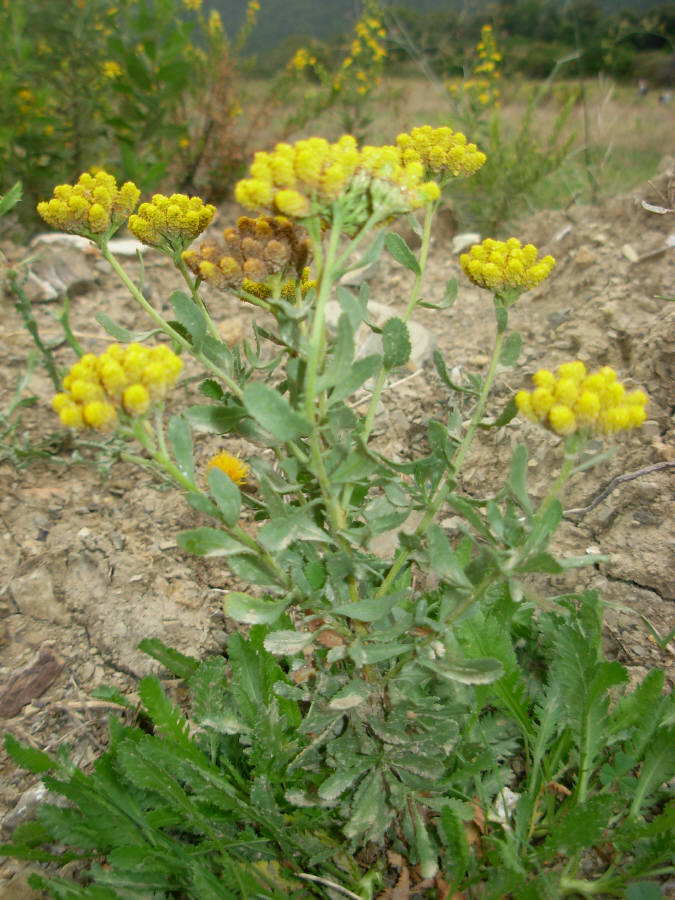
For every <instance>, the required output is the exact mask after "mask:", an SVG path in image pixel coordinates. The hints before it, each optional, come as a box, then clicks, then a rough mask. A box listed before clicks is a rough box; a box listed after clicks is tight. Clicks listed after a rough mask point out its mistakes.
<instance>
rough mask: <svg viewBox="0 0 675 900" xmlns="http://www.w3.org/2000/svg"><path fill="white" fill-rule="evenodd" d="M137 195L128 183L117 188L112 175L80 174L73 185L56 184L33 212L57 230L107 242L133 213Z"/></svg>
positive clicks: (104, 173)
mask: <svg viewBox="0 0 675 900" xmlns="http://www.w3.org/2000/svg"><path fill="white" fill-rule="evenodd" d="M140 193H141V192H140V191H139V189H138V188H137V187H136V185H135V184H134V183H133V182H132V181H127V182H125V183H124V184H123V185H122V187H121V188H119V189H118V187H117V182H116V180H115V178H114V176H113V175H110V174H108V172H104V171H103V170H101V171H99V172H96V174H95V175H92V174H91V173H89V172H84V173H83V174H82V175H80V177H79V179H78V181H77V184H74V185H71V184H59V185H57V186H56V187H55V188H54V196H53V197H52V199H51V200H43V201H42V202H41V203H38V205H37V211H38V213H39V214H40V215H41V216H42V218H43V219H44V220H45V222H46V223H47V224H48V225H51V226H52V228H58V229H59V231H66V232H68V233H70V234H81V235H83V236H84V237H88V238H90V239H92V240H100V239H101V238H104V239H107V238H109V237H110V236H111V235H112V234H114V233H115V232H116V231H117V229H118V228H119V227H120V226H121V225H122V224H123V223H124V222H126V220H127V218H128V217H129V215H130V214H131V213H132V212H133V211H134V209H135V208H136V204H137V203H138V198H139V197H140Z"/></svg>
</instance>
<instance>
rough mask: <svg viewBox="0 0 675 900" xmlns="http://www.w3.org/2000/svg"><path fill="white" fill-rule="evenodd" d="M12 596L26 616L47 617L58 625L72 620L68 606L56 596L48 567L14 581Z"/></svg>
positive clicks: (35, 570)
mask: <svg viewBox="0 0 675 900" xmlns="http://www.w3.org/2000/svg"><path fill="white" fill-rule="evenodd" d="M11 590H12V597H13V598H14V602H15V603H16V605H17V606H18V608H19V610H20V611H21V613H23V615H24V616H30V617H32V618H34V619H46V620H48V621H50V622H55V623H56V624H57V625H65V624H67V623H68V622H69V621H70V616H69V614H68V610H67V609H66V607H65V606H64V605H63V604H62V603H60V602H59V601H58V600H57V599H56V597H55V596H54V585H53V583H52V576H51V575H50V574H49V572H48V571H47V570H46V569H34V570H33V571H32V572H29V573H28V574H27V575H21V576H19V577H17V578H15V579H14V580H13V581H12V585H11Z"/></svg>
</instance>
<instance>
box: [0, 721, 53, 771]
mask: <svg viewBox="0 0 675 900" xmlns="http://www.w3.org/2000/svg"><path fill="white" fill-rule="evenodd" d="M5 750H6V751H7V752H8V753H9V755H10V756H11V757H12V759H13V760H14V762H15V763H18V764H19V765H20V766H21V767H22V768H24V769H28V771H29V772H33V773H34V774H35V775H39V774H40V773H42V772H48V771H49V770H50V769H53V768H54V767H55V766H56V762H55V760H53V759H52V758H51V756H50V755H49V754H48V753H43V752H42V750H35V749H34V748H33V747H24V746H23V745H22V744H20V743H19V742H18V741H17V739H16V738H15V737H14V735H13V734H10V733H9V731H8V732H6V733H5Z"/></svg>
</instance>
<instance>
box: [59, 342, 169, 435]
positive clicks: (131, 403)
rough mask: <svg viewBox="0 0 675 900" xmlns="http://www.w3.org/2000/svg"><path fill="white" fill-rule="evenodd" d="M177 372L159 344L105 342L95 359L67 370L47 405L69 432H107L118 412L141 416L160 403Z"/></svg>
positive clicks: (88, 355) (90, 357) (85, 359)
mask: <svg viewBox="0 0 675 900" xmlns="http://www.w3.org/2000/svg"><path fill="white" fill-rule="evenodd" d="M182 368H183V363H182V361H181V360H180V358H179V357H178V356H176V354H175V353H174V352H173V351H172V350H171V349H170V348H169V347H167V346H166V345H164V344H161V345H159V346H157V347H153V348H152V349H150V348H149V347H145V346H143V345H142V344H129V346H128V347H126V349H124V348H122V347H120V346H119V344H111V345H110V346H109V347H108V349H107V350H106V351H105V352H104V353H102V354H101V355H100V356H98V357H97V356H94V354H93V353H86V354H85V355H84V356H83V357H82V358H81V359H80V360H79V362H76V363H75V365H73V366H72V367H71V369H70V372H69V373H68V374H67V375H66V377H65V378H64V379H63V393H60V394H57V395H56V396H55V397H54V401H53V406H54V409H55V410H56V411H57V412H58V414H59V418H60V419H61V422H62V423H63V424H64V425H67V426H68V427H70V428H95V429H98V430H100V431H112V430H113V429H114V428H115V425H116V424H117V420H118V417H119V413H120V412H124V413H126V414H127V415H129V416H143V415H145V414H146V413H147V412H148V410H150V409H151V408H152V407H153V406H155V405H156V404H157V403H160V402H161V401H162V400H163V399H164V397H165V396H166V393H167V391H168V389H169V388H170V387H171V386H172V385H173V384H174V382H175V381H176V379H177V378H178V376H179V375H180V372H181V369H182Z"/></svg>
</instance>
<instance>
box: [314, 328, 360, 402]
mask: <svg viewBox="0 0 675 900" xmlns="http://www.w3.org/2000/svg"><path fill="white" fill-rule="evenodd" d="M353 361H354V333H353V330H352V326H351V322H350V320H349V316H348V315H347V314H346V313H342V315H341V316H340V318H339V320H338V327H337V336H336V339H335V346H334V347H333V352H332V353H331V355H330V356H329V357H328V360H327V362H326V365H325V367H324V372H323V374H322V375H321V376H320V377H319V378H318V379H317V383H316V389H317V391H325V390H327V389H328V388H332V387H334V386H335V385H336V384H340V382H341V381H342V379H343V378H346V376H347V374H348V373H349V370H350V368H351V365H352V363H353Z"/></svg>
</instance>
